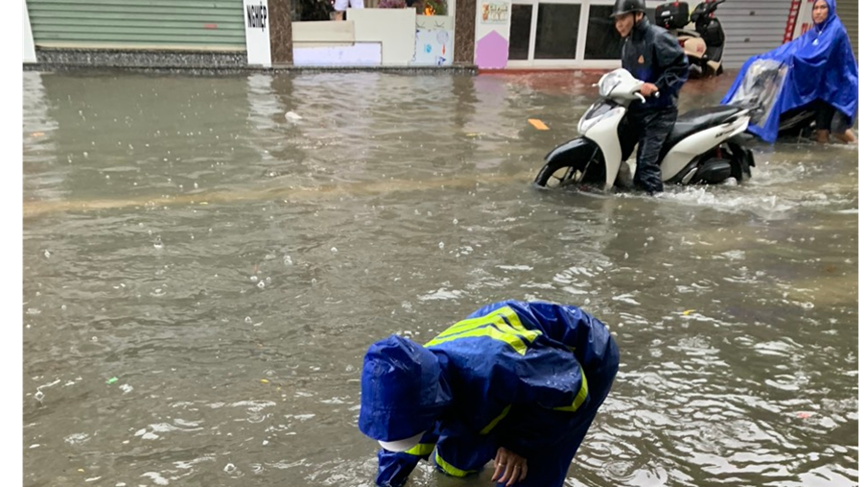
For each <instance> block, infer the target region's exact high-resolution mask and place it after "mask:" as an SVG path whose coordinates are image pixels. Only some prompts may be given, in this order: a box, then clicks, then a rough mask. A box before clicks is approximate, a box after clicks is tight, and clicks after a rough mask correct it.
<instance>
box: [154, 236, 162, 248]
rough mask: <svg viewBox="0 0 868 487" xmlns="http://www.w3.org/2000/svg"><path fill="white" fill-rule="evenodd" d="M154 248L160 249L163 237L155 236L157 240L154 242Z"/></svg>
mask: <svg viewBox="0 0 868 487" xmlns="http://www.w3.org/2000/svg"><path fill="white" fill-rule="evenodd" d="M154 248H155V249H157V250H160V249H162V248H163V239H161V238H160V237H157V241H156V242H154Z"/></svg>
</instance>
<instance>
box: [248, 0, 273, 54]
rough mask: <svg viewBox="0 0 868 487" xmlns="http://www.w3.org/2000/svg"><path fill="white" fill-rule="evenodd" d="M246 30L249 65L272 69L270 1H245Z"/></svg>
mask: <svg viewBox="0 0 868 487" xmlns="http://www.w3.org/2000/svg"><path fill="white" fill-rule="evenodd" d="M244 30H245V32H246V37H247V64H248V65H256V66H264V67H270V66H271V33H270V31H269V29H268V0H244Z"/></svg>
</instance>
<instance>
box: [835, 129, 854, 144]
mask: <svg viewBox="0 0 868 487" xmlns="http://www.w3.org/2000/svg"><path fill="white" fill-rule="evenodd" d="M835 138H836V139H838V140H840V141H841V142H843V143H845V144H849V143H854V142H856V134H854V133H853V131H852V130H850V129H847V130H846V131H844V133H841V134H835Z"/></svg>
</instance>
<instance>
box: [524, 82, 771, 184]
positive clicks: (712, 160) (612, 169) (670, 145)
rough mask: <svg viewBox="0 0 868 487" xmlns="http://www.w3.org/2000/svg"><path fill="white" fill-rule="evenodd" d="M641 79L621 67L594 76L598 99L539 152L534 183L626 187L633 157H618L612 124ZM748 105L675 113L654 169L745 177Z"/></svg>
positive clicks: (749, 162)
mask: <svg viewBox="0 0 868 487" xmlns="http://www.w3.org/2000/svg"><path fill="white" fill-rule="evenodd" d="M642 83H643V82H642V81H640V80H637V79H635V78H634V77H633V76H632V75H631V74H630V72H629V71H627V70H626V69H616V70H615V71H612V72H610V73H607V74H605V75H604V76H603V77H602V78H600V82H599V88H600V96H601V99H600V100H598V101H597V102H596V103H594V104H593V105H591V107H590V108H589V109H588V111H587V112H585V115H584V116H583V117H582V118H581V120H579V123H578V131H579V137H578V138H576V139H573V140H571V141H569V142H566V143H564V144H561V145H560V146H558V147H556V148H555V149H554V150H552V151H551V152H549V153H548V155H546V157H545V166H543V168H542V169H541V170H540V172H539V174H537V176H536V179H535V180H534V184H536V185H537V186H540V187H549V188H552V187H559V186H566V185H571V184H580V185H583V186H584V185H587V186H598V187H601V188H602V189H604V190H608V189H610V188H612V186H614V185H615V184H616V182H617V183H618V186H620V187H625V188H629V187H631V186H632V181H633V174H634V173H635V162H633V161H631V162H629V163H628V162H624V161H623V154H622V149H621V140H620V138H619V135H618V126H619V125H620V123H621V119H623V118H624V115H625V114H626V113H627V107H628V105H629V104H630V103H631V102H632V101H634V100H636V99H639V100H642V102H643V103H644V102H645V98H644V97H643V96H642V95H640V94H639V89H640V88H641V86H642ZM750 114H751V108H749V107H742V106H738V107H736V106H726V105H724V106H714V107H709V108H700V109H697V110H693V111H690V112H687V113H684V114H683V115H680V116H679V117H678V120H677V121H676V122H675V127H674V128H673V129H672V133H671V134H670V135H669V137H668V138H667V139H666V142H665V143H664V144H663V149H662V150H661V152H660V157H661V163H660V170H661V172H662V179H663V182H664V183H668V184H716V183H722V182H723V181H725V180H727V179H729V178H735V180H736V181H738V182H742V181H744V180H746V179H748V178H750V175H751V174H750V168H751V167H752V166H754V165H755V164H754V157H753V152H752V151H751V150H750V149H747V148H745V147H744V141H743V140H742V137H740V135H741V134H742V133H743V132H744V131H745V130H746V129H747V126H748V122H749V121H750Z"/></svg>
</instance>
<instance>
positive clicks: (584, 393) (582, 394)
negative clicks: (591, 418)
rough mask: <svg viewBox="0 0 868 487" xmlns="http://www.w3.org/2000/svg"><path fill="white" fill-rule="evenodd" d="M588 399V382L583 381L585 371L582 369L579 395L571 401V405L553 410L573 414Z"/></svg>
mask: <svg viewBox="0 0 868 487" xmlns="http://www.w3.org/2000/svg"><path fill="white" fill-rule="evenodd" d="M587 397H588V380H587V379H585V371H584V369H582V387H581V388H580V389H579V393H578V394H576V398H575V399H573V403H572V404H570V405H569V406H561V407H558V408H554V410H555V411H568V412H571V413H572V412H575V411H576V410H577V409H579V407H581V405H582V403H584V402H585V399H587Z"/></svg>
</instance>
